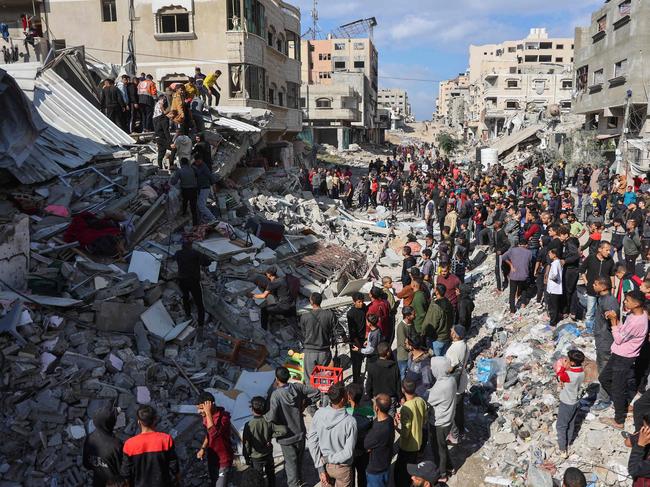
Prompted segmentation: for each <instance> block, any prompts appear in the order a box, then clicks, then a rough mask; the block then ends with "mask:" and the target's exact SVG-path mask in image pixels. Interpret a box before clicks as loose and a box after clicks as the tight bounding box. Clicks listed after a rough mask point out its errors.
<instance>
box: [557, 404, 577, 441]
mask: <svg viewBox="0 0 650 487" xmlns="http://www.w3.org/2000/svg"><path fill="white" fill-rule="evenodd" d="M579 405H580V402H577V403H575V404H564V403H563V402H561V401H560V407H559V408H558V410H557V424H556V427H555V429H556V430H557V444H558V446H559V448H560V450H562V451H566V449H567V448H568V447H569V445H570V444H571V442H572V441H573V433H574V431H575V426H576V416H577V414H578V406H579Z"/></svg>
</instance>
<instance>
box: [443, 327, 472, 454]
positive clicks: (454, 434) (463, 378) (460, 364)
mask: <svg viewBox="0 0 650 487" xmlns="http://www.w3.org/2000/svg"><path fill="white" fill-rule="evenodd" d="M466 333H467V331H466V330H465V327H464V326H461V325H456V326H454V327H453V328H452V329H451V334H450V336H451V341H452V343H451V345H450V346H449V348H448V349H447V352H445V357H446V358H447V359H448V360H449V363H450V364H451V372H450V373H451V375H452V376H453V377H454V378H455V379H456V385H457V386H458V388H457V391H456V411H455V412H454V423H453V425H452V427H451V432H450V433H449V442H450V443H451V444H453V445H457V444H458V442H459V441H460V438H461V436H462V434H463V431H464V430H465V404H464V401H465V393H466V392H467V386H468V385H469V376H468V375H467V361H468V360H469V347H468V346H467V342H466V341H465V334H466Z"/></svg>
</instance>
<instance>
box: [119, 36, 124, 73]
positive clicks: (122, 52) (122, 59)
mask: <svg viewBox="0 0 650 487" xmlns="http://www.w3.org/2000/svg"><path fill="white" fill-rule="evenodd" d="M120 66H124V35H123V36H122V47H121V48H120Z"/></svg>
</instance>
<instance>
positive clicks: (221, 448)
mask: <svg viewBox="0 0 650 487" xmlns="http://www.w3.org/2000/svg"><path fill="white" fill-rule="evenodd" d="M212 422H213V423H214V425H213V426H212V427H210V428H208V452H207V453H208V461H210V460H212V461H214V462H216V463H218V464H219V467H220V468H227V467H232V459H233V456H234V454H233V451H232V445H231V443H230V413H229V412H227V411H226V410H225V409H224V408H216V410H215V412H214V413H213V414H212ZM203 426H206V427H207V425H206V420H205V418H203ZM215 457H216V458H215Z"/></svg>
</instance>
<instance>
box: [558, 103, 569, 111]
mask: <svg viewBox="0 0 650 487" xmlns="http://www.w3.org/2000/svg"><path fill="white" fill-rule="evenodd" d="M560 108H562V109H563V110H571V102H570V101H561V102H560Z"/></svg>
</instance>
